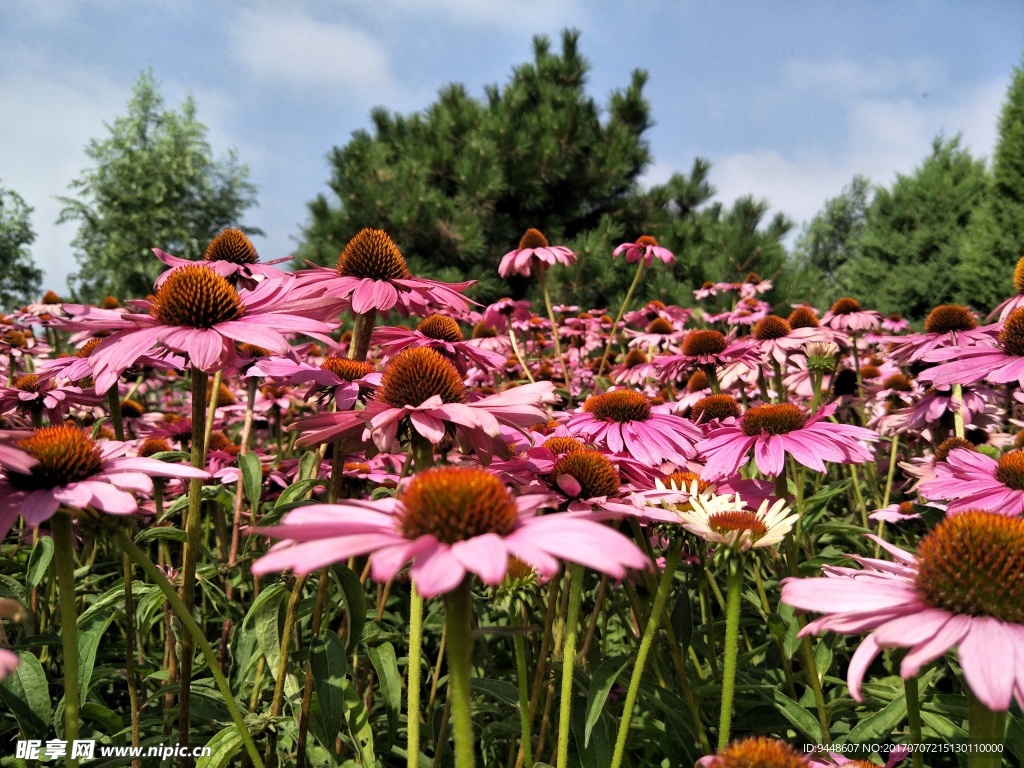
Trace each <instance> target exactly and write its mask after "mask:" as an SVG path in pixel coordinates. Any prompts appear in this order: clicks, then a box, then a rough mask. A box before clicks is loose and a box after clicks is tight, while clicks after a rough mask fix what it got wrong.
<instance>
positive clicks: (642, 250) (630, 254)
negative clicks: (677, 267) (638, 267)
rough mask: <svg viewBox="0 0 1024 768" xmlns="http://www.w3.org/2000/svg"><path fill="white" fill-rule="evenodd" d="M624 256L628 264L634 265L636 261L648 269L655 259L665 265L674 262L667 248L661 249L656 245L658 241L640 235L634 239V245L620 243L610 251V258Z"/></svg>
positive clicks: (673, 256) (674, 258)
mask: <svg viewBox="0 0 1024 768" xmlns="http://www.w3.org/2000/svg"><path fill="white" fill-rule="evenodd" d="M623 253H624V254H625V255H626V261H627V262H628V263H630V264H636V263H637V262H638V261H643V263H644V266H645V267H649V266H651V265H652V264H653V263H654V259H655V258H659V259H661V260H662V261H663V262H665V263H666V264H673V263H674V262H675V260H676V257H675V254H674V253H672V251H670V250H669V249H668V248H662V247H661V246H660V245H658V241H657V240H655V239H654V238H653V237H651V236H650V235H641V236H640V237H638V238H637V239H636V242H635V243H622V245H619V246H617V247H616V248H615V250H614V251H612V258H613V259H614V258H616V257H618V256H619V254H623Z"/></svg>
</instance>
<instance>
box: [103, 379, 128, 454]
mask: <svg viewBox="0 0 1024 768" xmlns="http://www.w3.org/2000/svg"><path fill="white" fill-rule="evenodd" d="M107 408H108V409H109V410H110V423H111V424H113V425H114V437H116V438H117V439H118V440H120V441H121V442H124V419H123V418H121V397H120V395H118V393H117V382H114V385H113V386H112V387H111V388H110V389H108V390H107Z"/></svg>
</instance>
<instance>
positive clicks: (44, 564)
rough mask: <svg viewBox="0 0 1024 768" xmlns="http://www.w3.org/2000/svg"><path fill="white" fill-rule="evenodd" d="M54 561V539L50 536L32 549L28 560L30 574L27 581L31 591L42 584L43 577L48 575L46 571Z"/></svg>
mask: <svg viewBox="0 0 1024 768" xmlns="http://www.w3.org/2000/svg"><path fill="white" fill-rule="evenodd" d="M52 559H53V539H51V538H50V537H49V536H44V537H43V538H41V539H39V541H37V542H36V545H35V546H34V547H32V556H31V557H29V559H28V572H27V573H26V575H25V581H26V582H27V584H28V588H29V589H32V588H33V587H37V586H39V585H40V584H41V583H42V581H43V577H44V576H45V575H46V569H47V568H48V567H49V566H50V561H51V560H52Z"/></svg>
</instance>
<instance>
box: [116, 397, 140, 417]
mask: <svg viewBox="0 0 1024 768" xmlns="http://www.w3.org/2000/svg"><path fill="white" fill-rule="evenodd" d="M145 412H146V406H144V405H143V404H142V403H140V402H139V401H138V400H131V399H128V400H122V401H121V415H122V416H124V417H125V418H128V419H137V418H139V416H141V415H142V414H144V413H145Z"/></svg>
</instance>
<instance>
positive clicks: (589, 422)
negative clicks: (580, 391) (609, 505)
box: [566, 389, 701, 467]
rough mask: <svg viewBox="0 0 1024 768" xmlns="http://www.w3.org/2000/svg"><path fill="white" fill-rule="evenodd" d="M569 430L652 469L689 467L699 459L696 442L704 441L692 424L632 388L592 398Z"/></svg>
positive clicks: (585, 403)
mask: <svg viewBox="0 0 1024 768" xmlns="http://www.w3.org/2000/svg"><path fill="white" fill-rule="evenodd" d="M566 427H567V428H568V430H569V432H570V433H571V434H572V435H575V436H577V437H581V438H582V439H583V440H585V441H586V442H588V443H593V444H595V445H599V446H602V447H604V448H607V449H608V450H609V451H611V452H612V453H621V452H625V453H627V454H629V455H630V456H632V457H633V458H635V459H637V460H638V461H640V462H642V463H644V464H646V465H647V466H649V467H656V466H659V465H661V464H663V463H664V462H666V461H671V462H674V463H675V464H685V463H686V462H687V460H689V459H692V458H693V457H694V456H696V451H695V450H694V443H696V442H697V441H698V440H700V439H701V432H700V430H699V429H697V427H695V426H694V425H693V424H692V423H690V422H689V421H687V420H686V419H683V418H681V417H679V416H673V415H671V414H668V413H660V412H658V411H655V410H654V408H653V407H652V406H651V401H650V399H649V398H648V397H647V396H646V395H643V394H641V393H639V392H635V391H633V390H629V389H615V390H611V391H610V392H605V393H604V394H603V395H593V396H591V397H588V398H587V400H586V402H584V403H583V405H582V406H581V407H580V409H579V410H578V411H576V412H575V413H573V414H572V416H571V417H570V418H569V422H568V423H567V424H566Z"/></svg>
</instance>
